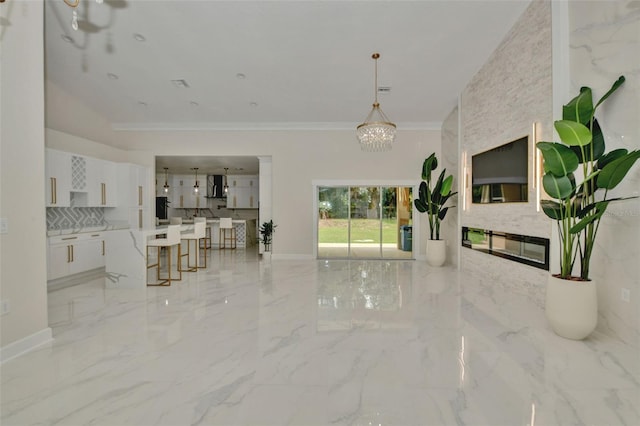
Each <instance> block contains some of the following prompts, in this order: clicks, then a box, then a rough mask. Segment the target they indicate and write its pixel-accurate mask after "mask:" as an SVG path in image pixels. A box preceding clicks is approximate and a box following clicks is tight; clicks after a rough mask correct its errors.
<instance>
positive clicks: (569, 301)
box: [545, 275, 598, 340]
mask: <svg viewBox="0 0 640 426" xmlns="http://www.w3.org/2000/svg"><path fill="white" fill-rule="evenodd" d="M545 312H546V315H547V320H548V321H549V323H550V324H551V328H552V329H553V331H554V332H555V333H556V334H557V335H558V336H561V337H565V338H567V339H573V340H582V339H584V338H585V337H587V336H588V335H589V334H591V332H592V331H593V330H595V328H596V324H597V323H598V296H597V292H596V283H595V282H594V281H593V280H591V281H576V280H564V279H562V278H557V277H554V276H553V275H550V276H549V280H548V281H547V296H546V303H545Z"/></svg>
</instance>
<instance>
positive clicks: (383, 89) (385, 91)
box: [378, 86, 391, 93]
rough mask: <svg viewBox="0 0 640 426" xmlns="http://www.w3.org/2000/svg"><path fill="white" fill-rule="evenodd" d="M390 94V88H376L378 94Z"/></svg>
mask: <svg viewBox="0 0 640 426" xmlns="http://www.w3.org/2000/svg"><path fill="white" fill-rule="evenodd" d="M389 92H391V86H378V93H389Z"/></svg>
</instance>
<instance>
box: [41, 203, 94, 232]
mask: <svg viewBox="0 0 640 426" xmlns="http://www.w3.org/2000/svg"><path fill="white" fill-rule="evenodd" d="M104 223H105V221H104V209H103V208H102V207H49V208H47V230H53V229H67V228H78V227H83V226H93V225H102V224H104Z"/></svg>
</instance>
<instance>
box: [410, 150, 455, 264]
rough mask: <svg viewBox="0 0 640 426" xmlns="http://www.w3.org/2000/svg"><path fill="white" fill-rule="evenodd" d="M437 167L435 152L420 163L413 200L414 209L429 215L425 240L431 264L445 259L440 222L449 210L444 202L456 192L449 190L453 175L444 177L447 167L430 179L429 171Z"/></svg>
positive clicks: (428, 260) (428, 261) (428, 259)
mask: <svg viewBox="0 0 640 426" xmlns="http://www.w3.org/2000/svg"><path fill="white" fill-rule="evenodd" d="M437 168H438V159H437V157H436V153H435V152H434V153H432V154H431V155H430V156H429V157H427V158H426V159H425V160H424V163H423V164H422V182H420V188H419V189H418V198H416V199H415V200H414V204H415V206H416V209H418V211H419V212H420V213H427V215H428V216H429V240H428V241H427V263H428V264H429V265H431V266H442V265H443V264H444V262H445V260H446V243H445V241H444V240H441V239H440V222H441V221H442V220H444V218H445V216H446V215H447V211H449V206H447V207H445V204H446V203H447V201H448V200H449V198H451V197H452V196H454V195H455V194H457V192H451V187H452V185H453V175H449V176H446V177H445V174H446V171H447V169H443V170H442V172H440V176H438V179H437V180H436V181H435V183H434V182H433V181H432V178H431V172H433V171H434V170H435V169H437Z"/></svg>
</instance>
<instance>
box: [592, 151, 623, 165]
mask: <svg viewBox="0 0 640 426" xmlns="http://www.w3.org/2000/svg"><path fill="white" fill-rule="evenodd" d="M628 152H629V151H628V150H626V149H624V148H619V149H614V150H613V151H611V152H608V153H606V154H605V155H603V156H602V157H600V159H599V160H598V164H597V165H596V167H597V168H598V169H602V168H603V167H604V166H606V165H607V164H609V163H611V162H612V161H613V160H617V159H618V158H620V157H623V156H625V155H627V153H628Z"/></svg>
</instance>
